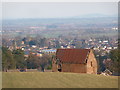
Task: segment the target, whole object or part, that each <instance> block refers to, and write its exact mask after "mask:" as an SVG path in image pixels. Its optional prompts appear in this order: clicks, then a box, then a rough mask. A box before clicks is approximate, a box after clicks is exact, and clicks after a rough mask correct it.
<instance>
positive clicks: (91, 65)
mask: <svg viewBox="0 0 120 90" xmlns="http://www.w3.org/2000/svg"><path fill="white" fill-rule="evenodd" d="M87 73H89V74H97V61H96V59H95V56H94V54H93V51H92V50H91V51H90V53H89V56H88V60H87Z"/></svg>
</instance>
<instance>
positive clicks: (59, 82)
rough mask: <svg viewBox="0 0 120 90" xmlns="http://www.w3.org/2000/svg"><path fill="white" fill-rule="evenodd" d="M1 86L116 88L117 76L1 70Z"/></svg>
mask: <svg viewBox="0 0 120 90" xmlns="http://www.w3.org/2000/svg"><path fill="white" fill-rule="evenodd" d="M2 80H3V81H2V85H3V86H2V87H3V88H118V77H117V76H116V77H115V76H103V75H94V74H80V73H63V72H7V73H5V72H3V74H2Z"/></svg>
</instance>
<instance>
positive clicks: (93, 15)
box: [73, 13, 117, 18]
mask: <svg viewBox="0 0 120 90" xmlns="http://www.w3.org/2000/svg"><path fill="white" fill-rule="evenodd" d="M102 17H104V18H105V17H117V14H114V15H104V14H99V13H96V14H86V15H79V16H74V17H73V18H102Z"/></svg>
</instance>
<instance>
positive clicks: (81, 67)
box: [62, 64, 86, 73]
mask: <svg viewBox="0 0 120 90" xmlns="http://www.w3.org/2000/svg"><path fill="white" fill-rule="evenodd" d="M62 72H75V73H86V65H85V64H62Z"/></svg>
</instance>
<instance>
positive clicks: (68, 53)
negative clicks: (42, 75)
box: [56, 49, 90, 64]
mask: <svg viewBox="0 0 120 90" xmlns="http://www.w3.org/2000/svg"><path fill="white" fill-rule="evenodd" d="M89 52H90V49H57V53H56V57H57V58H58V59H60V60H61V62H62V63H81V64H82V63H85V60H86V58H87V55H88V53H89Z"/></svg>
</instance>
